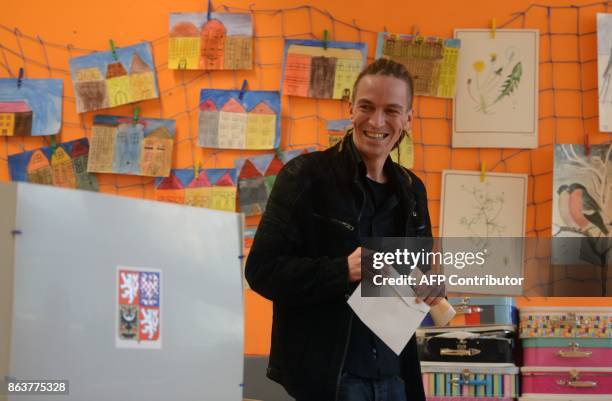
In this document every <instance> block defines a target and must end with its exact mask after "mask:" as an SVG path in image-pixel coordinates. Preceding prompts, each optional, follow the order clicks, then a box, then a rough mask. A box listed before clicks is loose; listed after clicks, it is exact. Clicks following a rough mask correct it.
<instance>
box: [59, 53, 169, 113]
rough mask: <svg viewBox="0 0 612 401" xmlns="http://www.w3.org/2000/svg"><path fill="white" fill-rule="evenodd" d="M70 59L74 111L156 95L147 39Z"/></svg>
mask: <svg viewBox="0 0 612 401" xmlns="http://www.w3.org/2000/svg"><path fill="white" fill-rule="evenodd" d="M115 55H116V58H115V56H114V55H113V52H111V51H108V52H100V53H93V54H88V55H86V56H80V57H75V58H72V59H70V74H71V76H72V82H73V84H74V93H75V95H76V98H77V112H78V113H83V112H86V111H92V110H99V109H106V108H109V107H116V106H121V105H122V104H128V103H134V102H138V101H141V100H147V99H155V98H157V97H159V93H158V90H157V78H156V75H155V64H153V55H152V53H151V45H150V44H149V43H147V42H145V43H140V44H138V45H134V46H128V47H123V48H117V49H116V50H115Z"/></svg>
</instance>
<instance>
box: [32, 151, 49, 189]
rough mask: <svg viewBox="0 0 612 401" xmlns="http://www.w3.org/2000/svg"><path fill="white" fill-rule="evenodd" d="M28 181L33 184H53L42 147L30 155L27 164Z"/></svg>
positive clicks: (47, 160)
mask: <svg viewBox="0 0 612 401" xmlns="http://www.w3.org/2000/svg"><path fill="white" fill-rule="evenodd" d="M26 171H27V178H28V182H32V183H35V184H44V185H53V172H52V171H51V165H50V164H49V159H47V156H45V154H44V152H43V151H42V149H38V150H35V151H34V152H33V153H32V156H31V157H30V161H29V162H28V166H27V169H26Z"/></svg>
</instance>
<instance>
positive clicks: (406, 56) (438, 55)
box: [376, 32, 461, 98]
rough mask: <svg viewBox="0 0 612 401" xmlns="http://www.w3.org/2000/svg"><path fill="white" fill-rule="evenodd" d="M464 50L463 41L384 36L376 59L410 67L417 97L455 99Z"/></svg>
mask: <svg viewBox="0 0 612 401" xmlns="http://www.w3.org/2000/svg"><path fill="white" fill-rule="evenodd" d="M460 48H461V40H459V39H444V38H439V37H436V36H428V37H423V36H415V35H403V34H393V33H387V32H380V33H379V34H378V40H377V42H376V58H381V57H384V58H389V59H391V60H394V61H397V62H398V63H402V64H403V65H404V66H406V68H407V69H408V71H409V72H410V75H411V76H412V81H413V85H414V93H415V95H423V96H435V97H442V98H452V97H453V96H455V87H456V83H457V64H458V60H459V49H460Z"/></svg>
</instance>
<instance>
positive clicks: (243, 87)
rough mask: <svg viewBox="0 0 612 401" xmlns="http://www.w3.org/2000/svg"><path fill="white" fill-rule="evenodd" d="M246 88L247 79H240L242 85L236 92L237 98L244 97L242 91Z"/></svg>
mask: <svg viewBox="0 0 612 401" xmlns="http://www.w3.org/2000/svg"><path fill="white" fill-rule="evenodd" d="M246 88H247V80H246V79H245V80H244V81H242V87H241V88H240V93H239V94H238V99H240V100H242V98H243V97H244V92H246Z"/></svg>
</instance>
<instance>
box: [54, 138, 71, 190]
mask: <svg viewBox="0 0 612 401" xmlns="http://www.w3.org/2000/svg"><path fill="white" fill-rule="evenodd" d="M51 170H52V172H53V185H55V186H57V187H63V188H76V176H75V175H74V169H73V168H72V158H71V157H70V156H69V155H68V153H66V151H65V150H64V148H62V147H61V146H58V147H57V148H56V149H55V152H54V153H53V155H52V156H51Z"/></svg>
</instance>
